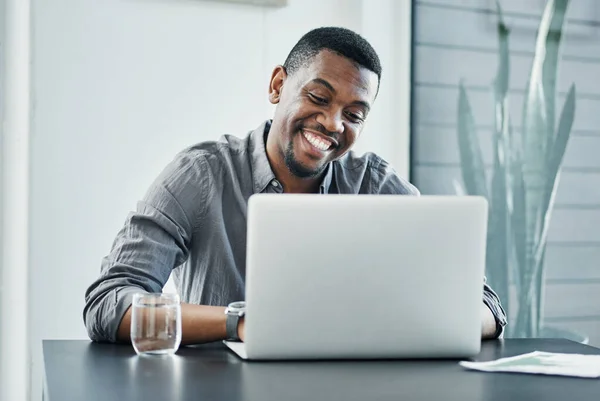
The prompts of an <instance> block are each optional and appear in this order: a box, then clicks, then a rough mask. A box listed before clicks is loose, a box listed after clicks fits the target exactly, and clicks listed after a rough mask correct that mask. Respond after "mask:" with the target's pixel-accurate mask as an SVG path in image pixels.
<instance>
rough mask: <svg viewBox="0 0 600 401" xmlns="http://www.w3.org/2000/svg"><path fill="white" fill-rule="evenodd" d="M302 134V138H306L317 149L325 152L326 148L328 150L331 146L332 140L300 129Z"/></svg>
mask: <svg viewBox="0 0 600 401" xmlns="http://www.w3.org/2000/svg"><path fill="white" fill-rule="evenodd" d="M302 135H304V138H306V140H307V141H308V142H309V143H310V144H311V145H312V146H314V147H315V148H317V149H319V150H320V151H322V152H325V151H327V150H329V149H330V148H331V145H333V142H332V141H330V140H327V139H325V138H323V137H321V136H318V135H315V134H313V133H311V132H308V131H305V130H303V131H302Z"/></svg>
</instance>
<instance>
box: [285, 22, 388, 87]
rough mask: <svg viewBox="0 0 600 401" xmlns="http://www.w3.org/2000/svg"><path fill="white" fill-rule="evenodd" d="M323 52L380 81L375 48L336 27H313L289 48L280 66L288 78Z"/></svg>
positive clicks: (364, 40)
mask: <svg viewBox="0 0 600 401" xmlns="http://www.w3.org/2000/svg"><path fill="white" fill-rule="evenodd" d="M325 49H326V50H330V51H333V52H335V53H338V54H339V55H341V56H343V57H346V58H348V59H350V60H352V61H354V62H355V63H356V64H358V65H360V66H362V67H364V68H366V69H368V70H371V71H373V72H374V73H375V74H377V81H378V82H379V81H380V80H381V62H380V61H379V56H378V55H377V52H375V49H373V47H372V46H371V45H370V44H369V42H367V40H366V39H365V38H363V37H362V36H360V35H359V34H357V33H356V32H353V31H351V30H350V29H346V28H339V27H323V28H317V29H313V30H312V31H310V32H308V33H306V34H305V35H304V36H302V37H301V38H300V40H299V41H298V43H296V45H295V46H294V47H293V48H292V50H291V51H290V54H289V55H288V56H287V59H286V60H285V63H284V64H283V67H284V68H285V70H286V72H287V73H288V74H290V75H291V74H293V73H294V72H295V71H297V70H298V69H300V68H301V67H303V66H305V65H307V64H308V63H309V62H310V61H311V60H312V58H313V57H315V56H316V55H317V54H318V53H319V52H320V51H321V50H325ZM378 86H379V84H378Z"/></svg>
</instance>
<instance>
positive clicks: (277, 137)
mask: <svg viewBox="0 0 600 401" xmlns="http://www.w3.org/2000/svg"><path fill="white" fill-rule="evenodd" d="M380 79H381V65H380V62H379V58H378V56H377V54H376V52H375V51H374V50H373V48H372V47H371V46H370V45H369V43H368V42H367V41H366V40H364V39H363V38H362V37H360V36H359V35H358V34H356V33H354V32H352V31H350V30H347V29H343V28H319V29H315V30H313V31H310V32H309V33H307V34H306V35H304V36H303V37H302V38H301V39H300V41H299V42H298V43H297V44H296V45H295V46H294V48H293V49H292V50H291V52H290V54H289V55H288V58H287V60H286V61H285V63H284V64H283V65H282V66H277V67H276V68H275V69H274V70H273V74H272V76H271V80H270V84H269V100H270V101H271V103H273V104H276V105H277V106H276V110H275V115H274V117H273V120H272V121H266V122H263V123H262V124H260V126H259V127H258V128H257V129H255V130H253V131H252V132H250V133H249V134H248V135H246V136H245V137H243V138H238V137H235V136H225V137H222V138H221V139H220V140H219V141H215V142H204V143H200V144H198V145H195V146H193V147H190V148H188V149H186V150H184V151H183V152H181V153H180V154H179V155H177V157H176V158H175V159H174V161H173V162H171V163H170V164H169V165H168V166H167V167H166V168H165V170H164V171H163V172H162V174H161V175H160V176H159V177H158V178H157V179H156V181H155V182H154V183H153V184H152V186H151V187H150V189H149V190H148V192H147V193H146V195H145V197H144V198H143V200H142V201H140V202H139V204H138V207H137V210H136V211H135V212H133V213H131V214H130V215H129V217H128V218H127V220H126V222H125V225H124V226H123V228H122V229H121V231H120V232H119V233H118V235H117V238H116V239H115V241H114V244H113V247H112V250H111V252H110V254H109V255H108V256H106V257H105V258H104V259H103V261H102V267H101V274H100V277H99V278H98V279H97V280H96V281H95V282H94V283H92V284H91V286H90V287H89V288H88V290H87V292H86V294H85V300H86V305H85V309H84V313H83V315H84V320H85V324H86V327H87V330H88V333H89V336H90V338H91V339H92V340H96V341H111V342H114V341H118V340H120V341H129V340H130V338H129V327H130V322H131V311H130V306H131V302H132V296H133V294H134V293H136V292H141V291H142V292H143V291H147V292H161V291H162V288H163V286H164V285H165V283H166V282H167V280H168V278H169V275H170V274H171V272H173V273H174V279H175V283H176V285H177V288H178V292H179V294H180V295H181V298H182V301H183V302H184V304H183V305H182V326H183V343H187V344H189V343H202V342H208V341H215V340H221V339H238V338H240V339H243V337H244V320H243V318H242V319H239V318H238V317H237V316H234V314H229V315H226V314H225V310H226V308H225V306H226V305H228V304H230V303H232V302H235V301H240V300H243V299H244V277H245V258H246V209H247V202H248V199H249V197H250V196H251V195H253V194H256V193H265V192H267V193H284V192H285V193H321V194H335V193H349V194H397V195H418V194H419V192H418V191H417V189H416V188H415V187H414V186H412V185H411V184H409V183H408V182H407V181H405V180H404V179H402V178H401V177H399V176H398V175H397V174H396V172H395V171H394V170H393V169H392V168H391V166H390V165H389V164H388V163H387V162H386V161H384V160H382V159H381V158H380V157H378V156H376V155H374V154H372V153H367V154H365V155H362V156H358V155H356V154H354V153H353V152H350V149H351V148H352V146H353V145H354V143H355V141H356V139H357V138H358V137H359V135H360V133H361V131H362V130H363V128H364V124H365V121H366V119H367V116H368V114H369V111H370V109H371V108H372V107H374V106H373V104H374V102H375V98H376V97H377V92H378V89H379V83H380ZM482 286H483V298H482V301H483V302H482V304H481V305H482V308H481V310H482V322H483V325H482V337H483V338H493V337H497V336H498V335H500V334H501V332H502V329H503V327H504V325H505V324H506V316H505V313H504V311H503V309H502V306H501V305H500V302H499V300H498V297H497V296H496V294H495V293H494V291H493V290H492V289H491V288H490V287H489V286H488V285H487V284H485V283H483V284H482ZM441 301H443V300H441Z"/></svg>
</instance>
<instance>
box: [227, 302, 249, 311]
mask: <svg viewBox="0 0 600 401" xmlns="http://www.w3.org/2000/svg"><path fill="white" fill-rule="evenodd" d="M229 309H230V310H232V311H239V310H244V309H246V302H244V301H240V302H232V303H230V304H229Z"/></svg>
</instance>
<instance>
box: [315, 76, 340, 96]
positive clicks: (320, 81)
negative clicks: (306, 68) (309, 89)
mask: <svg viewBox="0 0 600 401" xmlns="http://www.w3.org/2000/svg"><path fill="white" fill-rule="evenodd" d="M311 82H312V83H315V84H321V85H323V86H324V87H326V88H327V89H329V90H330V91H332V92H333V93H335V89H334V88H333V85H331V84H330V83H329V82H327V81H326V80H324V79H323V78H315V79H313V80H312V81H311Z"/></svg>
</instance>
